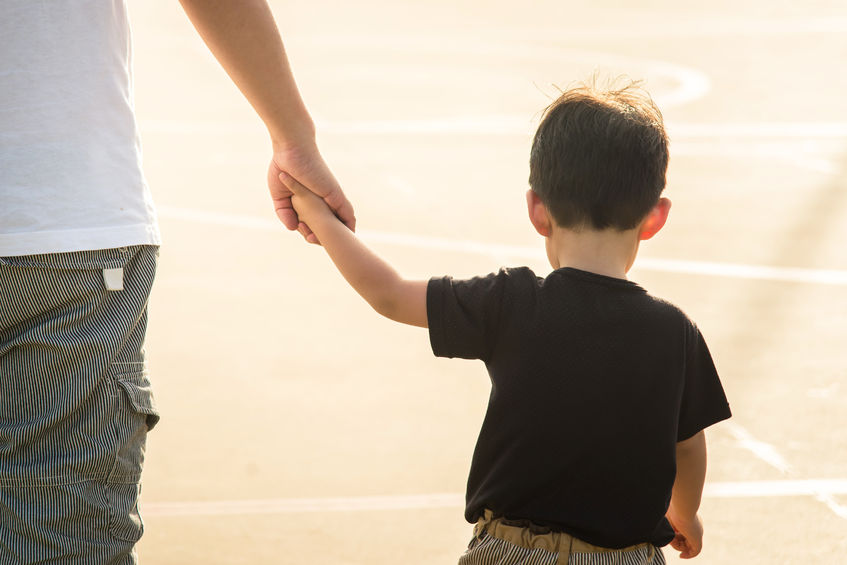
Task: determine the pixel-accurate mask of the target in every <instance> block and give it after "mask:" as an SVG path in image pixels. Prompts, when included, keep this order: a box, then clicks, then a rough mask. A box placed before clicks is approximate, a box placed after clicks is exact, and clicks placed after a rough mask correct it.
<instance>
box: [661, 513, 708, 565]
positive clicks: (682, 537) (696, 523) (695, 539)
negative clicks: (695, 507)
mask: <svg viewBox="0 0 847 565" xmlns="http://www.w3.org/2000/svg"><path fill="white" fill-rule="evenodd" d="M667 518H668V521H669V522H670V523H671V526H672V527H673V529H674V532H676V536H675V537H674V538H673V540H671V547H672V548H674V549H675V550H677V551H678V552H679V556H680V558H682V559H691V558H692V557H696V556H697V554H699V553H700V550H701V549H703V523H702V522H701V521H700V516H697V515H695V516H694V519H693V520H681V519H678V518H674V517H673V516H671V515H668V517H667Z"/></svg>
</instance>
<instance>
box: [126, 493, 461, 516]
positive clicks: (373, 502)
mask: <svg viewBox="0 0 847 565" xmlns="http://www.w3.org/2000/svg"><path fill="white" fill-rule="evenodd" d="M464 504H465V497H464V495H461V494H418V495H399V496H350V497H343V498H277V499H266V500H218V501H208V502H158V503H157V502H151V503H148V504H145V505H144V506H143V508H142V510H143V512H144V514H145V515H146V516H221V515H228V514H288V513H301V512H364V511H372V510H420V509H427V508H461V507H462V506H464Z"/></svg>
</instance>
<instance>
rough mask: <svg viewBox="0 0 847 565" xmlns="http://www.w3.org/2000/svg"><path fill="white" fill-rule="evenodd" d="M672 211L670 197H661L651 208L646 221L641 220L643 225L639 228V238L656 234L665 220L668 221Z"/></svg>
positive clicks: (647, 237) (642, 238)
mask: <svg viewBox="0 0 847 565" xmlns="http://www.w3.org/2000/svg"><path fill="white" fill-rule="evenodd" d="M670 211H671V201H670V199H668V198H664V197H663V198H659V201H658V202H656V205H655V206H653V209H652V210H650V213H648V214H647V217H646V218H644V221H643V222H641V226H640V227H639V228H638V239H641V240H644V239H650V238H651V237H653V236H654V235H656V234H657V233H658V232H659V230H660V229H662V227H663V226H664V225H665V222H667V221H668V214H669V213H670Z"/></svg>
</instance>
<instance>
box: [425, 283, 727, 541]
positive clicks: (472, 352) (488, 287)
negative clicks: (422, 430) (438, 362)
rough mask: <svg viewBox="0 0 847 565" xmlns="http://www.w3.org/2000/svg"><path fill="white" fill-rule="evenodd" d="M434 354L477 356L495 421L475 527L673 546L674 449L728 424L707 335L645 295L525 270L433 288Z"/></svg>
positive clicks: (481, 467) (473, 509) (479, 450)
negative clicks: (507, 525) (515, 526)
mask: <svg viewBox="0 0 847 565" xmlns="http://www.w3.org/2000/svg"><path fill="white" fill-rule="evenodd" d="M427 316H428V320H429V332H430V340H431V343H432V350H433V352H434V353H435V354H436V355H437V356H440V357H461V358H465V359H481V360H483V361H484V362H485V364H486V367H487V368H488V372H489V375H490V377H491V395H490V398H489V404H488V411H487V413H486V416H485V420H484V422H483V424H482V429H481V431H480V434H479V439H478V440H477V445H476V449H475V451H474V455H473V461H472V463H471V471H470V476H469V478H468V490H467V497H466V502H467V506H466V509H465V518H466V519H467V520H468V521H469V522H475V521H476V520H477V519H478V518H479V517H480V516H481V515H482V513H483V510H484V509H485V508H489V509H491V510H492V511H493V512H494V514H495V516H503V517H506V518H508V519H515V520H529V521H531V522H533V523H535V524H540V525H543V526H548V527H551V528H553V529H555V530H558V531H564V532H567V533H569V534H571V535H573V536H576V537H577V538H580V539H582V540H584V541H587V542H589V543H592V544H594V545H598V546H601V547H609V548H621V547H626V546H629V545H635V544H638V543H643V542H651V543H653V544H654V545H657V546H663V545H666V544H667V543H669V542H670V540H671V539H673V536H674V533H673V530H672V529H671V527H670V525H669V523H668V521H667V520H666V519H665V517H664V516H665V512H666V511H667V508H668V504H669V502H670V498H671V489H672V487H673V483H674V478H675V475H676V443H677V442H678V441H682V440H684V439H687V438H690V437H692V436H693V435H695V434H696V433H697V432H699V431H700V430H702V429H704V428H706V427H708V426H710V425H711V424H714V423H715V422H718V421H720V420H724V419H726V418H729V417H730V410H729V405H728V404H727V400H726V396H725V395H724V391H723V388H722V386H721V383H720V380H719V379H718V375H717V372H716V370H715V366H714V364H713V362H712V358H711V356H710V354H709V350H708V348H707V347H706V343H705V341H704V340H703V337H702V335H701V334H700V331H699V330H698V329H697V327H696V326H695V325H694V323H693V322H691V321H690V320H689V319H688V317H687V316H686V315H685V314H684V313H683V312H682V311H681V310H680V309H679V308H677V307H675V306H673V305H672V304H670V303H668V302H665V301H663V300H661V299H658V298H655V297H653V296H651V295H649V294H648V293H647V292H646V291H645V290H644V289H643V288H642V287H640V286H639V285H637V284H635V283H633V282H630V281H626V280H623V279H616V278H611V277H606V276H603V275H597V274H593V273H588V272H585V271H579V270H576V269H572V268H563V269H558V270H556V271H554V272H553V273H551V274H550V275H549V276H548V277H547V278H546V279H542V278H540V277H537V276H536V275H535V274H534V273H533V272H532V271H531V270H529V269H528V268H516V269H503V270H501V271H500V272H499V273H496V274H491V275H488V276H485V277H476V278H473V279H469V280H453V279H452V278H451V277H444V278H440V279H439V278H434V279H432V280H430V282H429V285H428V288H427Z"/></svg>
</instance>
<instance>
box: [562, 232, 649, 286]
mask: <svg viewBox="0 0 847 565" xmlns="http://www.w3.org/2000/svg"><path fill="white" fill-rule="evenodd" d="M638 233H639V232H638V229H637V228H636V229H632V230H627V231H618V230H615V229H606V230H592V229H583V230H580V231H575V230H572V229H568V228H563V227H560V226H554V227H553V229H552V233H551V235H550V236H549V237H547V238H545V240H546V247H547V258H548V259H549V260H550V265H551V266H552V267H553V268H554V269H561V268H563V267H572V268H574V269H579V270H581V271H588V272H590V273H595V274H598V275H605V276H607V277H614V278H618V279H626V273H627V271H629V268H630V267H631V266H632V263H633V262H634V261H635V256H636V254H637V253H638V244H639V243H640V239H639V237H638Z"/></svg>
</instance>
